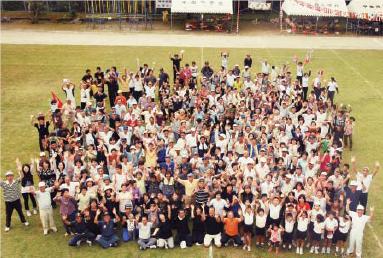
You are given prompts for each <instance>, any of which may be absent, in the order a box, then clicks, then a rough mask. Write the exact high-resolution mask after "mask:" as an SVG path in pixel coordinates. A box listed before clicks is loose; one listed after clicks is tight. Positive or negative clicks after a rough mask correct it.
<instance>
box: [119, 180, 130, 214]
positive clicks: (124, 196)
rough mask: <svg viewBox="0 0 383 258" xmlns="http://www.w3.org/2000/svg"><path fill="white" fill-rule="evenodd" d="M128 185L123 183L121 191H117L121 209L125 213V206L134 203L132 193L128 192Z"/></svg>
mask: <svg viewBox="0 0 383 258" xmlns="http://www.w3.org/2000/svg"><path fill="white" fill-rule="evenodd" d="M127 189H128V186H127V185H126V184H122V185H121V192H118V193H117V196H116V201H117V202H119V203H120V204H119V210H120V212H121V213H125V206H126V205H127V204H132V199H133V196H132V193H131V192H128V190H127Z"/></svg>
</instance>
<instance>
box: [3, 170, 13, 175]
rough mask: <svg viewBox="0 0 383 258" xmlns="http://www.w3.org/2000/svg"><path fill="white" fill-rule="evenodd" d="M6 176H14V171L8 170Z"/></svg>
mask: <svg viewBox="0 0 383 258" xmlns="http://www.w3.org/2000/svg"><path fill="white" fill-rule="evenodd" d="M5 176H13V172H12V171H7V173H5Z"/></svg>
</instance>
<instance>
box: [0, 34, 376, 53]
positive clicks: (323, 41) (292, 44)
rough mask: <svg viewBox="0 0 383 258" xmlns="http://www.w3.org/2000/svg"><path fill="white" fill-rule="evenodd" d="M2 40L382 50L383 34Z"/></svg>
mask: <svg viewBox="0 0 383 258" xmlns="http://www.w3.org/2000/svg"><path fill="white" fill-rule="evenodd" d="M1 43H3V44H42V45H104V46H105V45H110V46H111V45H113V46H179V47H219V48H310V49H311V48H312V49H377V50H383V37H324V36H323V37H322V36H303V35H299V36H298V35H270V36H236V35H233V34H231V35H201V34H192V33H191V34H174V33H161V34H159V33H137V32H136V33H134V32H125V33H120V32H95V31H90V32H76V31H32V30H1Z"/></svg>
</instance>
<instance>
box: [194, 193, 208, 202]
mask: <svg viewBox="0 0 383 258" xmlns="http://www.w3.org/2000/svg"><path fill="white" fill-rule="evenodd" d="M208 199H209V193H208V192H206V191H205V190H198V191H197V192H196V193H195V202H196V203H197V204H206V203H207V201H208Z"/></svg>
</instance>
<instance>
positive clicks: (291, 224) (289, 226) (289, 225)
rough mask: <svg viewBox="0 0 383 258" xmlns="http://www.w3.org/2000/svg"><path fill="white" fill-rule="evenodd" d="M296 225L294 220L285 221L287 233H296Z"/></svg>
mask: <svg viewBox="0 0 383 258" xmlns="http://www.w3.org/2000/svg"><path fill="white" fill-rule="evenodd" d="M294 224H295V222H294V220H291V221H290V222H289V221H287V220H285V232H286V233H292V232H293V231H294Z"/></svg>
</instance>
